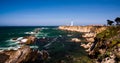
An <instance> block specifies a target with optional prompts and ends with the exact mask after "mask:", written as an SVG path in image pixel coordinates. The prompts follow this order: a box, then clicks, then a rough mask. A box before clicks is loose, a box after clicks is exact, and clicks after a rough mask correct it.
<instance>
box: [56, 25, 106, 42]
mask: <svg viewBox="0 0 120 63" xmlns="http://www.w3.org/2000/svg"><path fill="white" fill-rule="evenodd" d="M58 28H59V29H61V30H67V31H75V32H81V33H82V37H83V38H85V39H86V42H94V37H96V34H98V33H100V32H102V31H104V30H106V29H107V27H106V26H59V27H58Z"/></svg>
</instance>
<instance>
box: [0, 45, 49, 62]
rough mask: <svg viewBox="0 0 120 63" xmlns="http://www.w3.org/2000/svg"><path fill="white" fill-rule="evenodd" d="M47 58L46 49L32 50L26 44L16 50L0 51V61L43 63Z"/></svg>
mask: <svg viewBox="0 0 120 63" xmlns="http://www.w3.org/2000/svg"><path fill="white" fill-rule="evenodd" d="M47 58H48V54H47V52H46V51H39V50H33V49H31V48H30V47H29V46H26V45H25V46H22V47H21V48H19V49H18V50H6V51H3V52H0V63H43V60H45V59H47Z"/></svg>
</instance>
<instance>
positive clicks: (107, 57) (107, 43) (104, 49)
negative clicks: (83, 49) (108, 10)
mask: <svg viewBox="0 0 120 63" xmlns="http://www.w3.org/2000/svg"><path fill="white" fill-rule="evenodd" d="M89 55H90V56H91V57H93V58H96V59H97V62H100V63H119V62H120V26H109V28H107V29H106V30H105V31H102V32H101V33H99V34H97V35H96V37H95V41H94V43H93V45H92V46H91V48H90V52H89Z"/></svg>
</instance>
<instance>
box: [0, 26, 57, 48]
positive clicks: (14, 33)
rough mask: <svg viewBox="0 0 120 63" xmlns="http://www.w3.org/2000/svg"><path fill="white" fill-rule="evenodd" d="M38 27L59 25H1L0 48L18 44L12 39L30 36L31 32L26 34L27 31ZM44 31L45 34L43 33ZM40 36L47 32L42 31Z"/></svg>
mask: <svg viewBox="0 0 120 63" xmlns="http://www.w3.org/2000/svg"><path fill="white" fill-rule="evenodd" d="M36 28H42V29H43V28H44V29H48V28H57V26H4V27H0V49H4V48H8V47H14V46H17V45H18V44H17V43H16V42H12V41H11V39H13V38H18V37H25V36H30V34H26V32H33V31H34V30H35V29H36ZM41 33H43V34H41ZM41 33H40V34H39V35H37V36H38V37H43V36H44V35H45V34H44V32H41Z"/></svg>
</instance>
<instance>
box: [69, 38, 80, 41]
mask: <svg viewBox="0 0 120 63" xmlns="http://www.w3.org/2000/svg"><path fill="white" fill-rule="evenodd" d="M71 41H73V42H81V40H80V39H78V38H72V39H71Z"/></svg>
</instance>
